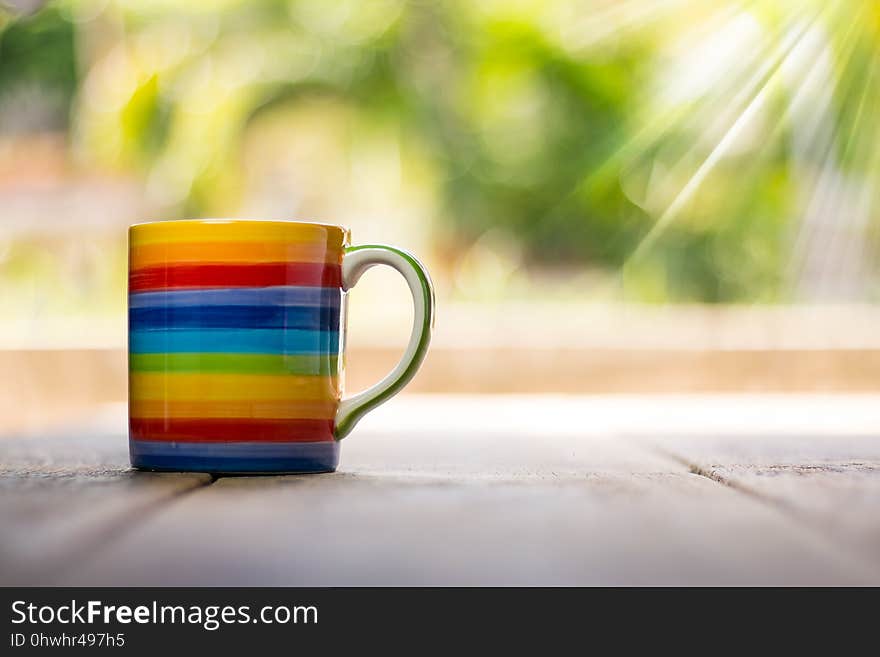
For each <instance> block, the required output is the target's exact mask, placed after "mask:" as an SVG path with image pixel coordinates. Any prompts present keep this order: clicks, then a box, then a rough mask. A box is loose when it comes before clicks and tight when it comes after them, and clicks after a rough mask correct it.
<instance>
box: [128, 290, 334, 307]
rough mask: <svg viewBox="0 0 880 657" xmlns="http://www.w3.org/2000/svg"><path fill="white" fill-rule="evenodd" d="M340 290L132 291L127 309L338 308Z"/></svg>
mask: <svg viewBox="0 0 880 657" xmlns="http://www.w3.org/2000/svg"><path fill="white" fill-rule="evenodd" d="M341 298H342V290H340V289H339V288H335V287H305V286H297V285H287V286H278V287H253V288H227V289H220V290H166V291H161V292H133V293H131V294H129V295H128V307H129V308H166V307H168V306H181V307H188V306H267V305H268V306H320V307H331V308H338V307H339V305H340V300H341Z"/></svg>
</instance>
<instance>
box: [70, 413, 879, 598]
mask: <svg viewBox="0 0 880 657" xmlns="http://www.w3.org/2000/svg"><path fill="white" fill-rule="evenodd" d="M872 578H874V579H872ZM866 581H875V582H880V576H877V575H876V574H875V573H871V572H869V571H866V570H864V569H862V568H861V567H860V566H859V565H858V564H854V563H852V562H851V561H850V560H849V559H847V558H846V557H844V556H842V555H839V554H838V553H836V552H835V551H834V550H833V549H828V548H827V546H824V545H821V544H820V543H819V542H817V541H816V540H814V537H813V536H812V534H811V533H810V532H809V531H807V530H804V529H803V528H802V527H800V526H799V525H798V523H797V522H796V521H794V520H791V519H789V518H786V517H785V516H784V515H783V514H781V513H779V512H778V511H777V510H776V509H775V508H772V507H769V506H767V505H764V504H762V503H760V502H759V501H756V500H753V499H750V498H749V497H747V496H743V495H741V494H740V493H739V492H737V491H735V490H732V489H730V488H728V487H725V486H721V485H718V484H717V483H716V482H714V481H711V480H709V479H706V478H705V477H701V476H698V475H694V474H691V473H689V472H688V471H687V468H685V467H684V466H682V465H680V464H678V463H676V462H675V461H673V460H671V459H668V458H666V457H663V456H657V455H655V454H652V453H650V452H648V451H643V450H640V449H634V448H632V447H631V446H630V445H627V444H625V443H624V442H623V441H621V440H616V439H613V438H611V437H609V436H597V435H592V436H590V435H584V436H580V437H577V436H570V435H562V436H554V435H544V436H542V437H540V438H539V439H536V437H535V436H533V435H525V434H520V435H516V434H515V433H510V432H507V433H491V432H489V433H482V434H481V433H479V432H470V433H466V432H458V433H449V432H445V431H442V430H440V431H438V430H431V429H426V430H425V431H423V432H422V433H421V434H418V435H415V434H409V433H405V432H397V433H394V432H385V433H372V432H371V431H369V430H368V431H364V432H361V433H360V434H358V435H357V436H356V437H353V438H352V440H350V441H347V442H346V443H345V445H344V447H343V463H342V467H341V471H340V472H339V473H337V474H332V475H315V476H306V477H272V478H255V477H241V478H224V479H221V480H219V481H218V482H217V483H215V484H213V485H211V486H209V487H206V488H204V489H201V490H199V491H198V492H197V493H195V494H193V495H189V496H186V497H183V498H180V499H179V500H177V501H176V502H175V503H174V504H173V505H171V506H170V507H169V508H168V509H166V511H165V512H164V513H162V514H157V515H155V516H154V517H153V518H152V519H151V520H150V521H149V522H147V523H143V524H139V525H138V526H136V527H134V528H133V529H132V531H131V532H130V533H128V534H127V535H126V536H125V537H123V538H122V539H121V540H119V541H117V542H115V543H113V544H112V545H110V546H108V548H107V549H106V550H102V551H100V552H98V553H96V554H95V555H94V556H93V559H91V560H90V561H88V562H86V563H84V564H83V565H82V566H81V567H80V568H79V569H77V571H76V572H74V573H71V577H69V578H68V579H66V580H65V583H70V584H84V583H89V584H98V585H100V584H124V585H208V584H213V585H218V584H225V585H325V586H326V585H389V584H397V585H490V584H494V585H516V584H518V585H538V584H556V585H573V584H761V583H764V584H845V583H849V584H855V583H862V582H866Z"/></svg>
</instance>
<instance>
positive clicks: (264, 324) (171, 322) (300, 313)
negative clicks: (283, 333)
mask: <svg viewBox="0 0 880 657" xmlns="http://www.w3.org/2000/svg"><path fill="white" fill-rule="evenodd" d="M128 322H129V324H128V326H129V328H130V329H131V330H168V329H187V328H266V329H268V328H291V329H312V330H321V331H338V330H339V307H338V306H336V307H323V306H313V307H303V306H269V305H265V306H165V307H163V308H132V309H130V310H129V312H128Z"/></svg>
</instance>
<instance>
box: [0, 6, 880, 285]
mask: <svg viewBox="0 0 880 657" xmlns="http://www.w3.org/2000/svg"><path fill="white" fill-rule="evenodd" d="M623 4H627V5H638V3H623ZM654 5H656V3H644V7H641V8H639V7H636V10H637V11H636V14H635V15H634V16H635V17H634V18H632V17H628V16H626V15H624V16H621V14H622V13H623V11H624V8H623V7H622V6H621V5H620V4H617V5H616V4H615V3H613V2H611V3H608V2H605V3H603V2H594V3H589V2H586V3H581V2H549V3H541V2H509V3H502V2H484V3H483V2H480V3H470V2H466V1H464V0H438V1H436V2H429V1H427V0H421V1H411V2H397V1H395V0H381V1H380V0H375V1H370V2H355V1H353V0H347V1H341V2H334V3H324V2H319V1H318V0H290V1H288V0H284V1H282V0H261V1H259V2H253V1H244V0H214V1H206V0H202V1H199V2H192V3H186V4H184V3H173V2H165V1H161V2H153V3H148V2H136V1H134V0H131V1H125V0H117V1H115V2H113V1H111V2H97V1H96V2H76V1H74V0H69V1H67V2H63V1H62V2H57V3H51V4H49V5H47V6H46V7H44V8H43V9H41V10H39V11H38V12H37V13H35V14H34V15H32V16H25V17H20V16H15V15H14V14H7V15H6V17H5V18H4V19H3V21H4V22H3V27H2V28H0V30H2V31H0V103H2V99H3V95H4V94H6V93H10V92H11V91H10V90H14V89H16V88H18V87H19V86H20V85H21V84H22V83H24V82H27V81H32V82H36V83H38V84H40V85H42V86H43V87H44V88H45V89H47V90H52V91H54V92H57V94H59V97H61V98H63V99H64V102H65V103H67V107H68V109H69V112H70V115H71V116H72V117H73V127H72V133H73V137H72V139H73V140H74V141H75V142H76V143H77V144H78V146H79V147H80V148H81V150H82V151H83V152H85V153H87V154H89V156H91V157H93V158H94V159H95V161H97V162H100V163H101V164H102V165H105V166H106V165H112V166H117V167H120V168H125V169H131V170H136V171H140V172H142V173H143V175H144V176H147V177H150V178H151V179H152V180H154V182H155V181H158V182H157V183H156V184H158V185H160V186H162V187H163V188H164V189H176V188H180V189H182V190H183V192H182V194H181V195H180V197H179V198H178V197H177V196H174V195H173V194H170V195H169V200H168V201H167V204H168V212H169V213H171V214H174V213H177V214H180V215H203V214H207V213H214V212H220V213H223V214H231V213H232V212H234V209H235V207H236V204H237V203H239V202H240V201H241V197H242V196H243V195H244V194H246V190H244V187H243V185H244V183H243V182H242V180H243V179H244V173H243V168H242V167H243V165H242V149H243V148H244V146H243V144H244V140H245V136H246V135H247V134H248V131H249V130H250V127H251V126H253V125H254V124H255V123H257V122H258V121H259V120H260V117H263V116H267V115H270V114H271V113H272V112H273V111H274V110H275V109H277V108H279V107H280V108H284V107H291V106H296V105H297V103H299V102H301V101H302V100H303V99H315V98H322V99H331V100H332V101H333V102H336V103H338V104H339V105H340V106H341V107H343V108H345V111H347V112H350V113H353V114H354V115H355V116H356V117H358V118H357V120H356V122H355V124H354V125H355V131H356V132H357V131H359V130H360V129H361V128H363V126H380V127H381V126H391V129H392V130H393V131H394V132H395V133H396V134H397V135H399V139H400V142H401V143H402V144H403V151H404V155H403V166H404V167H412V168H413V169H416V168H419V167H421V168H423V169H424V170H426V171H430V172H431V173H430V176H428V177H427V178H426V179H425V181H423V183H422V184H424V185H429V186H432V188H433V189H434V192H435V197H436V199H437V200H436V204H435V205H434V206H433V208H432V210H431V212H432V214H433V215H435V222H434V224H432V227H431V230H432V231H433V235H432V238H433V239H434V240H435V241H436V242H437V243H440V244H443V245H444V246H445V248H446V249H447V251H449V252H453V253H454V252H459V251H463V250H466V249H467V248H468V245H470V244H473V243H474V242H475V241H477V240H479V239H480V238H481V236H484V235H486V234H487V233H491V232H492V231H500V232H501V233H502V234H503V235H505V236H506V237H509V238H510V239H511V240H513V241H515V243H516V244H517V245H518V251H517V253H518V254H519V255H518V256H517V257H518V258H520V260H521V261H520V262H518V264H517V266H519V265H522V266H525V267H532V268H545V269H551V270H554V269H555V270H569V269H578V268H580V269H584V268H587V269H590V270H595V271H598V272H605V273H606V278H607V279H608V280H609V281H611V283H612V285H620V284H621V283H622V287H621V288H620V290H621V291H622V294H623V296H624V297H625V298H631V299H636V300H643V301H657V302H660V301H669V300H672V301H699V302H736V301H767V302H770V301H779V300H784V299H789V298H792V297H793V296H794V295H796V288H797V283H798V280H800V279H799V276H800V274H799V273H798V272H800V271H801V269H804V268H806V269H809V267H808V265H809V262H810V258H811V257H813V256H810V253H809V248H813V247H810V242H809V240H810V239H813V240H816V239H818V240H820V241H821V236H819V237H816V234H814V233H810V235H812V237H810V236H809V235H808V236H807V237H805V238H804V240H807V241H806V242H805V243H806V244H807V247H805V248H806V251H804V253H806V255H804V254H801V255H798V253H799V252H795V251H793V250H792V248H791V247H792V244H793V243H795V242H797V240H798V231H799V215H800V214H801V213H803V212H804V204H805V201H804V195H806V197H807V198H809V195H810V192H811V189H812V187H813V185H814V183H815V180H818V178H817V176H819V174H818V173H817V171H820V170H822V168H823V167H826V168H827V167H828V166H829V162H830V163H831V164H833V165H834V166H839V167H840V168H848V169H854V170H856V171H857V172H858V173H860V174H863V175H864V176H865V178H864V179H862V180H861V183H860V184H861V185H862V186H865V185H869V186H872V180H873V179H872V178H871V177H870V176H871V175H873V174H874V172H875V171H876V157H873V155H872V153H875V152H877V149H876V146H877V144H878V138H877V129H876V121H872V120H870V119H869V118H868V117H871V116H876V112H877V109H878V97H877V92H876V90H877V88H878V81H877V73H876V71H875V68H876V67H875V64H876V62H877V56H878V49H877V43H878V39H877V30H876V25H877V22H878V16H880V12H878V10H877V9H876V6H875V5H873V4H872V3H869V2H862V1H860V0H853V1H852V2H850V3H843V5H844V7H843V9H840V10H835V12H833V13H831V14H829V11H828V10H826V9H825V8H824V7H823V3H818V2H817V3H809V2H808V3H794V2H779V3H762V2H754V3H751V4H750V8H751V9H749V11H748V12H746V9H742V8H740V7H739V6H738V5H735V4H734V3H702V4H701V3H695V2H692V3H687V2H685V3H681V2H679V3H669V7H668V8H666V9H665V10H657V8H656V7H655V6H654ZM708 5H711V7H708V8H707V6H708ZM768 5H769V6H768ZM747 9H748V8H747ZM639 12H640V13H639ZM652 12H653V13H652ZM744 12H745V13H744ZM645 16H647V18H645ZM805 17H806V18H805ZM615 21H616V22H615ZM804 21H806V22H804ZM804 25H807V26H808V27H811V28H814V29H813V31H812V32H810V31H808V30H807V28H805V27H803V26H804ZM609 26H610V27H609ZM605 28H608V29H607V30H606V32H607V33H602V29H605ZM799 30H800V32H798V31H799ZM792 33H794V34H795V37H797V38H791V39H790V38H789V37H790V35H791V34H792ZM798 34H800V36H798ZM804 34H807V35H808V36H809V35H813V36H811V37H810V38H813V37H815V38H813V41H809V39H808V38H806V37H804V36H803V35H804ZM816 35H818V36H816ZM816 39H818V41H817V40H816ZM822 39H825V40H824V41H822ZM805 44H806V45H805ZM811 44H812V45H811ZM797 48H801V50H803V52H802V53H801V54H800V55H798V56H799V57H800V59H809V58H810V57H818V56H823V57H824V56H825V55H826V54H828V56H829V57H830V58H831V68H830V70H831V71H832V73H833V75H834V78H833V79H832V80H831V82H832V83H833V85H832V86H834V89H835V93H836V95H835V96H834V99H833V107H832V108H831V109H830V110H829V111H830V112H832V113H831V114H829V115H828V116H825V117H822V116H820V117H819V118H821V119H822V120H823V121H825V122H826V124H827V123H829V122H830V128H829V129H830V130H831V133H832V135H833V139H834V143H836V144H837V145H838V147H839V148H838V151H837V152H836V154H835V155H834V157H832V156H831V155H829V152H827V150H822V148H820V146H815V148H812V149H811V148H805V149H803V152H800V153H796V152H794V151H793V148H792V139H793V134H794V133H797V134H802V135H806V137H804V139H805V140H806V141H807V142H808V143H813V142H814V141H815V139H816V138H815V134H813V133H810V130H813V131H814V133H815V130H816V128H815V127H813V128H811V127H809V126H807V127H806V128H804V127H803V126H802V125H800V126H799V125H798V124H796V123H792V121H791V115H792V109H791V108H792V103H793V102H794V101H793V100H792V99H793V98H795V97H797V96H798V94H807V95H809V94H819V95H821V91H822V90H821V86H822V84H825V82H823V81H821V80H820V82H819V84H818V85H812V86H811V84H810V83H809V81H810V75H812V74H811V73H810V70H809V67H808V68H807V69H803V66H801V68H798V67H797V66H795V65H789V63H788V62H789V61H790V60H791V61H795V60H797V58H796V57H795V54H797V53H798V52H800V51H798V50H797ZM793 53H794V54H793ZM797 61H800V60H797ZM206 67H209V69H210V70H209V69H208V68H206ZM786 67H788V68H786ZM788 69H792V70H793V71H794V72H793V73H792V72H789V70H788ZM798 76H800V77H798ZM813 87H816V88H815V89H814V88H813ZM817 97H818V96H817ZM806 102H807V103H809V102H812V101H811V100H810V99H809V98H808V99H807V100H806ZM817 107H818V105H817ZM817 111H818V110H817ZM802 123H803V122H802ZM798 131H800V132H799V133H798ZM795 136H796V135H795ZM811 139H812V140H813V141H812V142H811V141H809V140H811ZM870 144H873V145H874V146H873V150H872V149H871V146H870ZM872 157H873V159H872ZM407 158H410V159H407ZM798 158H799V159H798ZM420 170H421V169H420ZM810 176H813V178H811V177H810ZM694 181H697V182H696V183H695V182H694ZM811 181H813V182H811ZM872 187H873V186H872ZM871 194H873V192H869V195H871ZM807 204H808V202H807ZM868 237H869V235H868V234H867V233H865V234H863V235H861V236H860V237H859V239H868ZM819 248H820V249H821V244H820V245H819ZM832 255H833V253H832ZM840 257H843V256H840ZM798 258H801V260H798ZM801 261H803V262H801ZM804 262H806V263H807V264H806V265H805V264H803V263H804ZM798 263H801V264H798ZM799 268H800V269H799Z"/></svg>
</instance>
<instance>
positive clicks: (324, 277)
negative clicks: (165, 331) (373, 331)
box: [128, 262, 342, 292]
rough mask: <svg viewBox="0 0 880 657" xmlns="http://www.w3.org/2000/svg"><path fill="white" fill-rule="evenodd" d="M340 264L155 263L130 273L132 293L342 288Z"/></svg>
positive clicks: (129, 284) (129, 280)
mask: <svg viewBox="0 0 880 657" xmlns="http://www.w3.org/2000/svg"><path fill="white" fill-rule="evenodd" d="M341 280H342V274H341V268H340V266H339V265H334V264H326V263H323V262H265V263H253V264H243V265H238V264H232V265H223V264H216V263H214V264H204V265H198V264H197V265H192V264H180V265H156V266H152V267H141V268H138V269H134V270H132V271H131V273H130V274H129V276H128V287H129V290H130V291H131V292H142V291H144V290H164V289H173V288H204V287H269V286H273V285H305V286H309V287H339V286H340V285H341Z"/></svg>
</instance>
